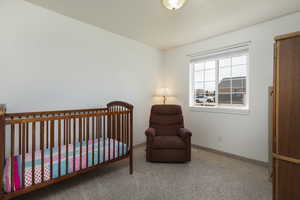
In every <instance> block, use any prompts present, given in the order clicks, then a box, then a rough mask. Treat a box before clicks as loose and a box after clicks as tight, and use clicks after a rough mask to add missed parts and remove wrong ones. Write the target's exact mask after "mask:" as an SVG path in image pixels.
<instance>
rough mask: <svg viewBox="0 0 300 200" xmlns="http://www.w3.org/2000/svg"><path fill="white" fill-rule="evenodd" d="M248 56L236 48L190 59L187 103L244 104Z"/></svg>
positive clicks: (244, 51) (233, 106) (235, 105)
mask: <svg viewBox="0 0 300 200" xmlns="http://www.w3.org/2000/svg"><path fill="white" fill-rule="evenodd" d="M248 57H249V56H248V48H242V49H241V48H238V49H233V50H232V49H231V50H230V51H225V52H224V51H222V52H220V53H214V54H213V55H206V56H204V57H201V58H198V59H194V60H192V61H191V65H190V66H191V78H190V79H191V80H190V81H191V84H190V85H191V91H190V104H191V106H194V107H195V106H197V107H216V108H218V107H222V108H224V107H225V108H241V109H244V108H247V107H248V89H247V84H248V73H247V72H248V67H249V62H248Z"/></svg>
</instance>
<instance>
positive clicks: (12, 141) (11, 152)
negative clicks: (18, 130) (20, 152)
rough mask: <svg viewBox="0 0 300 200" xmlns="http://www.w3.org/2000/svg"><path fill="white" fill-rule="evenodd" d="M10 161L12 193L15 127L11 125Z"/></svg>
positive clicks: (12, 188) (12, 187) (12, 186)
mask: <svg viewBox="0 0 300 200" xmlns="http://www.w3.org/2000/svg"><path fill="white" fill-rule="evenodd" d="M10 148H11V150H10V159H11V165H10V166H11V180H10V182H11V191H14V157H15V125H14V124H12V125H11V144H10Z"/></svg>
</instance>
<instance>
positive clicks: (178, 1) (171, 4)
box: [161, 0, 186, 10]
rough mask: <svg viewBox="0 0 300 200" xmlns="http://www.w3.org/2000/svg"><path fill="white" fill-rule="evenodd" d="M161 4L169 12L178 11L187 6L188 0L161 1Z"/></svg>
mask: <svg viewBox="0 0 300 200" xmlns="http://www.w3.org/2000/svg"><path fill="white" fill-rule="evenodd" d="M161 2H162V4H163V5H164V6H165V7H166V8H167V9H169V10H178V9H179V8H181V7H182V6H183V5H184V4H185V2H186V0H161Z"/></svg>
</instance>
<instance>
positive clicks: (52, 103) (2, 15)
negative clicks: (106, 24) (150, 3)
mask: <svg viewBox="0 0 300 200" xmlns="http://www.w3.org/2000/svg"><path fill="white" fill-rule="evenodd" d="M161 70H162V53H161V52H160V51H159V50H156V49H153V48H151V47H148V46H145V45H144V44H141V43H138V42H136V41H133V40H130V39H127V38H124V37H121V36H118V35H115V34H112V33H110V32H107V31H105V30H102V29H99V28H96V27H93V26H91V25H87V24H84V23H81V22H79V21H76V20H74V19H71V18H69V17H65V16H63V15H59V14H56V13H54V12H52V11H48V10H46V9H43V8H40V7H37V6H34V5H32V4H30V3H27V2H24V1H21V0H0V73H1V75H0V76H1V78H0V91H1V92H0V104H1V103H7V104H8V111H9V112H22V111H40V110H53V109H63V108H80V107H94V106H95V105H106V103H108V102H109V101H112V100H124V101H127V102H130V103H132V104H134V106H135V112H134V117H135V118H134V142H135V143H136V144H137V143H141V142H144V141H145V136H144V130H145V128H146V127H147V126H148V118H149V110H150V105H151V103H152V100H153V98H152V94H153V92H154V90H155V88H157V87H158V86H159V85H160V80H161V79H162V78H161V77H160V75H161V72H162V71H161Z"/></svg>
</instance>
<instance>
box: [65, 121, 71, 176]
mask: <svg viewBox="0 0 300 200" xmlns="http://www.w3.org/2000/svg"><path fill="white" fill-rule="evenodd" d="M65 121H66V134H65V135H66V157H65V160H66V174H68V173H69V131H70V130H69V119H65Z"/></svg>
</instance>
